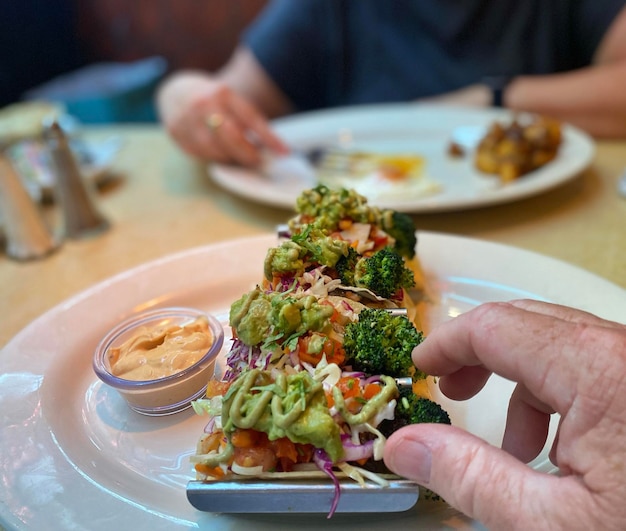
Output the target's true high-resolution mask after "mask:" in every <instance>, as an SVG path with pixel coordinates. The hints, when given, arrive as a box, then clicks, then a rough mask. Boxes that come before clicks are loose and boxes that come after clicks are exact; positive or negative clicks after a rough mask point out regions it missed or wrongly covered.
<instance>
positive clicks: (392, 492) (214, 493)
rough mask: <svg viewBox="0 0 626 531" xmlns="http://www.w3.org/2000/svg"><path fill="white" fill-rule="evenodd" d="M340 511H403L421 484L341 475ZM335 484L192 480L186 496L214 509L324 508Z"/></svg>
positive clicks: (411, 503) (277, 510)
mask: <svg viewBox="0 0 626 531" xmlns="http://www.w3.org/2000/svg"><path fill="white" fill-rule="evenodd" d="M340 484H341V496H340V498H339V504H338V505H337V509H336V512H338V513H374V512H376V513H380V512H388V513H391V512H401V511H406V510H408V509H410V508H411V507H413V506H414V505H415V504H416V503H417V500H418V498H419V486H418V485H417V484H416V483H413V482H412V481H408V480H406V479H394V480H389V486H388V487H380V486H378V485H373V484H367V485H366V486H364V487H362V486H361V485H359V484H358V483H357V482H355V481H353V480H351V479H340ZM334 494H335V491H334V485H333V483H332V482H331V481H330V480H328V481H320V480H319V479H317V480H313V479H293V480H288V479H281V480H272V481H268V480H258V479H256V480H254V479H248V480H246V479H243V480H241V479H239V480H237V481H206V482H205V481H190V482H189V483H188V484H187V498H188V499H189V501H190V502H191V504H192V505H193V506H194V507H195V508H196V509H199V510H201V511H206V512H213V513H328V511H329V509H330V506H331V503H332V500H333V497H334Z"/></svg>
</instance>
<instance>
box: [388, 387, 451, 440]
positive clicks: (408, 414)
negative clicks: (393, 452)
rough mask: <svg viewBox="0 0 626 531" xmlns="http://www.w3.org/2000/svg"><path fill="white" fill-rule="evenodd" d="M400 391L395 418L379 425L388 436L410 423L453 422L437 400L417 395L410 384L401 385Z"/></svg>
mask: <svg viewBox="0 0 626 531" xmlns="http://www.w3.org/2000/svg"><path fill="white" fill-rule="evenodd" d="M399 392H400V396H399V398H398V404H397V405H396V410H395V418H394V419H393V420H385V421H383V422H381V424H380V425H379V429H380V431H381V432H382V433H383V435H385V436H387V437H388V436H389V435H391V434H392V433H393V432H394V431H397V430H399V429H400V428H402V427H404V426H408V425H409V424H420V423H425V422H431V423H437V424H451V422H450V416H449V415H448V413H447V412H446V411H445V410H444V409H443V408H442V407H441V406H440V405H439V404H438V403H437V402H434V401H432V400H430V399H428V398H425V397H423V396H417V395H416V394H415V393H413V390H412V389H411V387H410V386H400V387H399Z"/></svg>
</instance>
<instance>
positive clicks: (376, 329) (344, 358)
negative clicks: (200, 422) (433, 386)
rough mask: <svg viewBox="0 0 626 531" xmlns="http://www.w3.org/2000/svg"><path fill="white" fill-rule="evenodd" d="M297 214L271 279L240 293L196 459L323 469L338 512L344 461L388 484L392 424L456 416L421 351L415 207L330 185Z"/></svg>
mask: <svg viewBox="0 0 626 531" xmlns="http://www.w3.org/2000/svg"><path fill="white" fill-rule="evenodd" d="M393 220H396V221H395V222H394V221H393ZM398 220H403V221H401V222H399V221H398ZM394 223H397V224H398V225H399V224H400V223H402V224H403V225H402V226H403V227H404V229H403V231H400V230H398V225H394ZM288 226H289V229H288V233H287V234H284V235H283V236H284V237H283V241H282V242H281V243H280V244H279V245H278V246H277V247H274V248H271V249H268V252H267V255H266V258H265V262H264V267H263V279H262V281H261V282H259V284H258V285H257V286H256V287H255V288H254V289H252V290H250V291H249V292H247V293H245V294H244V295H242V296H241V297H240V298H239V299H238V300H237V301H235V302H233V304H232V305H231V308H230V313H229V321H230V326H231V328H232V346H231V349H230V351H229V352H228V354H227V357H226V371H225V373H224V374H223V375H222V376H221V380H219V381H218V380H213V381H211V382H209V385H208V386H207V395H206V398H205V399H202V400H197V401H196V402H194V404H193V406H194V409H195V410H196V412H197V413H201V414H208V415H209V422H208V424H207V427H206V429H205V433H204V434H203V436H202V437H201V439H200V441H199V443H198V447H197V452H196V455H194V456H193V458H192V461H193V463H194V465H195V470H196V474H197V478H198V479H199V480H202V481H216V480H217V481H221V480H228V479H232V478H237V477H240V478H250V477H257V478H282V477H291V478H294V477H304V476H306V477H309V476H310V475H311V474H325V475H327V476H330V477H331V478H332V479H333V481H334V482H335V487H336V495H335V500H334V502H333V504H332V507H331V509H330V513H331V514H332V512H333V511H334V509H335V507H336V504H337V501H338V497H339V494H340V492H339V486H338V485H339V484H338V482H337V476H338V475H341V474H343V475H344V476H348V477H350V478H352V479H355V480H356V481H359V482H364V481H366V480H369V481H374V482H375V483H377V484H379V485H382V486H384V485H385V484H386V479H385V475H384V474H383V475H381V474H380V472H381V470H382V472H383V473H388V471H385V470H384V467H382V464H381V459H382V455H383V454H382V449H383V448H384V444H385V441H386V437H387V436H388V435H389V434H390V433H392V432H393V431H395V430H397V429H398V428H399V427H401V426H403V425H406V424H409V423H415V422H446V423H449V422H450V419H449V417H448V415H447V413H446V412H445V411H444V410H443V409H442V408H441V407H440V406H439V405H438V404H436V403H435V402H433V401H432V399H431V397H430V394H429V392H428V386H427V384H426V381H427V380H426V378H427V375H426V374H424V373H423V372H422V371H420V370H419V369H418V368H416V367H415V366H414V365H413V362H412V358H411V353H412V351H413V348H414V347H415V346H417V345H418V344H419V343H420V342H421V341H422V340H423V333H422V332H421V330H420V327H419V326H416V319H415V314H413V315H411V312H410V309H411V308H412V306H411V304H408V300H409V299H411V297H409V296H407V293H408V291H409V290H412V289H415V284H416V282H415V278H414V268H415V264H416V263H417V262H416V261H415V241H416V240H415V228H414V226H413V222H412V220H411V219H410V218H409V217H408V216H406V219H405V218H404V215H399V214H398V213H395V212H393V211H380V210H378V209H376V208H374V207H370V206H368V205H367V204H366V202H365V199H364V198H363V197H361V196H359V195H358V194H356V193H354V192H353V191H348V190H340V191H331V190H329V189H328V188H326V187H323V186H320V187H317V188H316V189H313V190H310V191H306V192H304V193H303V194H302V196H301V197H300V198H299V199H298V214H297V215H296V217H294V218H292V219H291V220H290V222H289V224H288ZM407 227H409V228H410V230H409V229H407ZM409 232H410V235H409ZM411 260H413V262H412V267H410V265H411ZM418 289H419V288H418ZM381 467H382V468H381ZM303 475H304V476H303Z"/></svg>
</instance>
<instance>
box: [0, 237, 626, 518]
mask: <svg viewBox="0 0 626 531" xmlns="http://www.w3.org/2000/svg"><path fill="white" fill-rule="evenodd" d="M417 235H418V256H420V247H419V246H420V242H424V241H425V240H426V243H427V245H428V246H430V247H433V246H435V244H436V248H437V250H438V252H441V253H443V254H445V252H446V247H447V245H446V244H450V242H453V244H454V245H456V246H457V247H459V246H460V249H459V250H460V251H463V252H468V251H471V250H472V248H473V249H474V251H477V250H478V251H480V249H485V247H483V246H486V247H488V248H490V249H491V250H493V251H494V252H498V253H503V252H506V250H507V249H508V250H513V252H514V253H513V254H514V255H515V256H517V257H520V256H525V257H527V258H529V259H533V260H535V261H536V262H533V263H536V265H535V267H534V268H533V269H535V268H539V269H542V270H544V269H547V270H548V272H549V273H552V272H554V271H557V272H563V271H564V270H565V273H566V274H564V275H561V277H560V279H557V280H558V282H560V283H564V282H565V283H567V282H570V284H571V280H570V281H565V280H563V278H564V277H573V278H574V279H575V280H580V279H582V280H585V281H586V282H587V284H588V285H591V286H592V289H593V293H594V295H593V297H592V300H591V303H589V304H587V303H585V306H589V307H590V308H586V309H593V308H595V305H598V304H600V301H602V305H603V304H605V303H606V299H605V296H608V294H609V293H612V295H611V297H612V298H609V299H608V308H609V313H611V312H613V313H617V311H618V310H617V309H618V308H619V307H626V306H618V304H623V303H625V302H626V290H624V289H622V288H621V287H619V286H617V285H616V284H613V283H611V282H610V281H608V280H606V279H604V278H602V277H599V276H597V275H595V274H593V273H590V272H588V271H586V270H584V269H581V268H579V267H577V266H574V265H572V264H569V263H566V262H563V261H560V260H558V259H555V258H551V257H547V256H545V255H541V254H538V253H536V252H533V251H528V250H525V249H521V248H518V247H513V246H510V245H507V244H501V243H497V242H493V241H489V240H484V239H476V238H470V237H467V236H459V235H453V234H447V233H439V232H430V231H418V233H417ZM275 237H276V236H275V234H273V233H268V234H260V235H255V236H250V237H242V238H237V239H232V240H225V241H222V242H216V243H213V244H209V245H203V246H199V247H193V248H190V249H186V250H182V251H179V252H176V253H171V254H168V255H165V256H163V257H160V258H158V259H156V260H152V261H149V262H146V263H143V264H139V265H137V266H135V267H133V268H131V269H129V270H127V271H124V272H121V273H118V274H116V275H113V276H111V277H109V278H108V279H105V280H103V281H101V282H98V283H97V284H94V285H93V286H92V287H90V288H87V289H86V290H83V291H81V292H79V293H77V294H76V295H74V296H72V297H70V298H68V299H67V300H66V301H64V302H62V303H60V304H58V305H56V306H55V307H53V308H52V309H50V310H48V311H47V312H45V313H44V314H42V315H41V316H40V317H39V318H37V319H35V320H34V321H33V322H32V323H30V324H29V325H27V326H26V327H24V328H23V329H22V331H21V332H19V333H18V334H17V335H16V336H14V338H13V339H11V340H10V341H9V343H7V345H6V346H5V347H4V348H3V349H2V351H1V352H0V369H4V370H2V371H0V373H2V372H6V369H7V368H8V369H12V370H15V369H16V368H23V367H21V366H20V364H19V363H18V362H17V361H16V360H11V359H9V357H10V356H11V355H16V354H17V353H19V352H20V351H21V349H22V348H27V347H28V344H29V337H30V336H29V334H30V333H32V332H36V331H38V330H40V329H41V327H42V326H44V325H45V324H46V320H50V319H53V318H54V316H55V315H57V314H58V313H59V312H71V311H72V310H73V311H76V310H75V308H80V305H81V304H82V303H83V301H86V300H88V299H89V298H90V297H94V296H97V294H99V293H100V294H104V293H106V292H107V291H110V290H111V287H112V286H115V285H116V284H117V285H123V284H124V283H125V282H130V281H133V280H134V279H135V278H136V277H137V275H141V274H142V273H145V272H146V271H148V270H152V273H153V274H157V273H159V271H161V272H160V273H159V274H163V269H164V268H165V272H167V267H170V268H171V267H175V266H176V264H177V263H181V262H185V261H187V260H192V261H193V260H201V259H202V258H203V256H204V255H205V254H207V253H210V254H211V253H217V252H219V250H220V249H228V248H233V247H237V246H241V245H247V244H249V243H250V242H254V243H255V244H256V245H259V246H265V245H268V244H271V243H272V242H274V241H275ZM429 240H430V242H429ZM477 246H478V248H477ZM430 247H429V248H430ZM518 253H519V254H518ZM422 258H425V257H424V256H423V253H422ZM437 259H439V258H437ZM437 259H433V258H432V257H429V258H428V260H426V264H425V265H426V266H427V269H428V268H429V267H430V266H428V262H429V261H435V262H436V260H437ZM260 271H261V269H260V266H259V272H260ZM259 274H260V273H259ZM183 280H184V282H182V283H179V284H178V285H183V284H185V283H187V284H188V285H189V283H190V282H193V281H190V280H189V279H183ZM172 282H174V281H172ZM174 284H176V282H174ZM616 288H617V289H616ZM142 289H143V288H141V287H140V288H138V291H142ZM155 290H156V288H154V289H153V291H151V292H150V293H152V292H154V291H155ZM557 291H558V290H557ZM572 295H574V294H572ZM101 296H104V295H101ZM611 308H612V309H611ZM583 309H585V308H583ZM609 318H611V317H610V316H609ZM613 319H615V317H613ZM53 361H54V360H42V361H41V363H42V364H43V366H42V367H41V369H40V372H41V376H42V377H43V376H45V372H46V370H48V367H49V366H50V365H51V364H52V363H53ZM94 378H95V376H94ZM2 400H3V396H2V394H1V393H0V402H2ZM8 421H9V417H8V416H6V417H5V418H4V420H0V429H3V428H4V427H5V424H6V422H8ZM2 447H3V443H2V442H1V441H0V448H2ZM2 461H4V459H3V458H2V457H1V453H0V463H2ZM70 465H71V463H70V464H69V465H68V466H70ZM3 466H4V465H3ZM75 472H76V471H75ZM82 479H83V480H87V481H88V478H84V477H83V478H82ZM4 497H5V495H4V494H1V495H0V522H5V525H7V526H15V527H16V528H19V527H25V528H28V526H20V525H19V522H18V521H17V520H15V519H14V518H15V515H14V514H13V513H9V512H8V510H9V506H8V504H7V503H5V502H4V501H3V500H4V499H5V498H4ZM136 514H138V513H133V515H134V516H136ZM139 514H142V515H143V514H144V513H143V512H142V513H139ZM134 516H133V517H134ZM158 519H159V520H158V521H157V520H154V519H152V518H151V519H149V520H150V522H149V525H154V528H155V529H157V528H160V527H159V522H161V521H164V520H165V519H164V518H163V516H162V515H160V516H159V517H158ZM155 522H156V523H155ZM143 523H144V522H143V520H142V521H141V524H142V525H143ZM146 525H148V524H146ZM165 526H166V527H169V526H172V522H171V521H167V522H166V524H165Z"/></svg>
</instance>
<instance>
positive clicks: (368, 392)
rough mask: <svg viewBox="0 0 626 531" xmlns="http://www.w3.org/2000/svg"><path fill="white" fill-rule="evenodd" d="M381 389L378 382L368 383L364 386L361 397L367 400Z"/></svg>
mask: <svg viewBox="0 0 626 531" xmlns="http://www.w3.org/2000/svg"><path fill="white" fill-rule="evenodd" d="M380 390H381V387H380V384H377V383H370V384H367V385H366V386H365V389H363V398H365V400H369V399H370V398H373V397H375V396H376V395H377V394H378V393H379V392H380Z"/></svg>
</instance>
